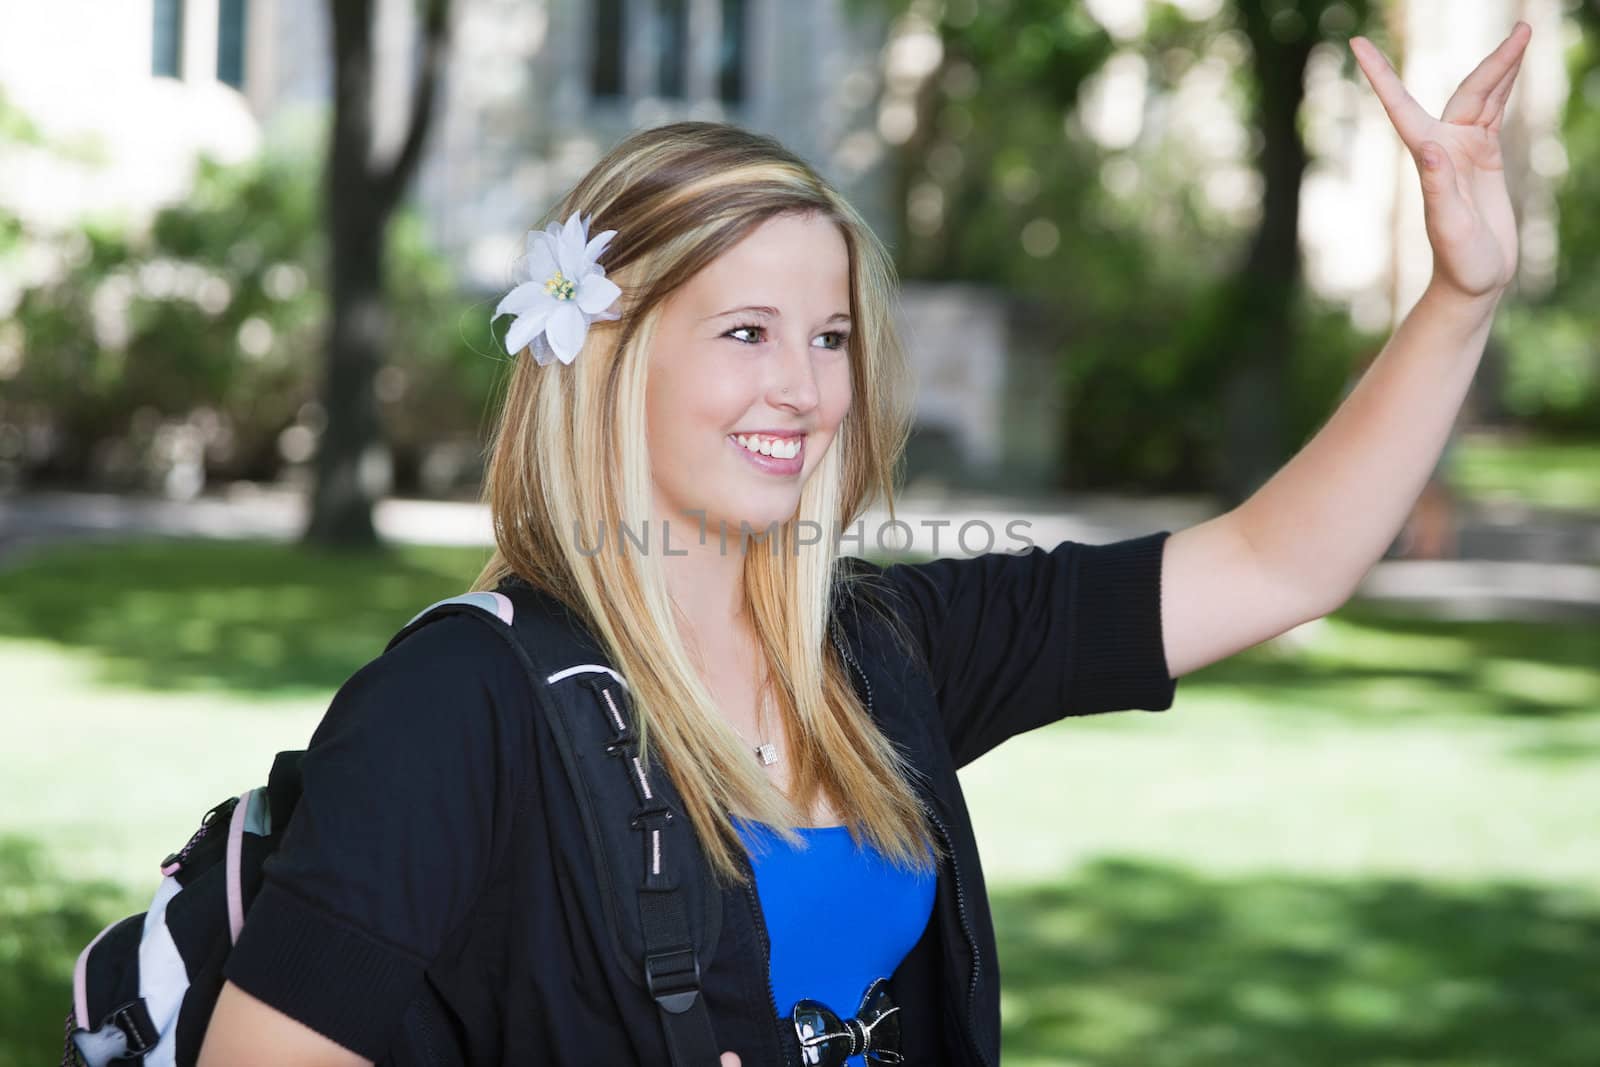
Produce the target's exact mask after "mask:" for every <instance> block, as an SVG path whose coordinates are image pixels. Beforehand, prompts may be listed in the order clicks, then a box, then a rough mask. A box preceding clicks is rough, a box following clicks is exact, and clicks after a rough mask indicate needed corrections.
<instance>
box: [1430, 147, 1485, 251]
mask: <svg viewBox="0 0 1600 1067" xmlns="http://www.w3.org/2000/svg"><path fill="white" fill-rule="evenodd" d="M1417 173H1418V174H1419V175H1421V177H1422V200H1423V206H1424V207H1425V208H1426V210H1427V213H1428V214H1429V216H1431V217H1432V219H1433V221H1434V222H1435V223H1436V224H1437V225H1438V226H1439V229H1440V232H1441V233H1444V234H1452V235H1454V234H1457V233H1459V232H1461V231H1462V230H1464V229H1470V228H1471V225H1472V219H1471V212H1470V211H1469V210H1468V208H1467V205H1466V204H1465V203H1464V202H1463V201H1462V199H1461V190H1460V188H1459V187H1458V186H1457V185H1456V167H1455V164H1454V163H1452V162H1451V161H1450V153H1449V152H1446V151H1445V150H1444V146H1443V145H1441V144H1439V143H1438V142H1437V141H1424V142H1423V143H1422V147H1421V148H1419V149H1418V150H1417Z"/></svg>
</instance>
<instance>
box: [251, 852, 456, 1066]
mask: <svg viewBox="0 0 1600 1067" xmlns="http://www.w3.org/2000/svg"><path fill="white" fill-rule="evenodd" d="M424 969H425V963H424V961H422V960H420V959H418V958H417V957H415V956H413V955H411V954H410V953H408V952H405V951H404V950H402V949H397V948H395V947H393V946H391V945H387V944H385V943H383V942H381V941H378V940H377V939H375V938H373V937H371V936H370V935H368V934H365V933H363V932H361V931H360V930H358V929H356V928H355V927H353V926H351V925H349V924H348V923H347V922H345V921H343V920H340V919H338V918H336V917H334V916H332V915H330V914H328V913H327V912H325V911H323V910H322V909H321V908H319V907H317V906H316V905H314V904H312V903H310V902H309V901H306V900H304V899H302V898H301V897H299V896H298V895H296V894H295V893H293V892H292V891H290V890H287V889H284V888H283V887H282V886H279V885H277V884H275V883H274V882H273V881H272V880H271V879H270V878H268V879H266V880H265V881H263V883H262V885H261V890H260V892H259V893H258V894H257V896H256V897H255V899H254V901H253V902H252V903H251V905H250V911H249V913H248V914H247V915H246V916H245V924H244V928H243V929H242V930H241V931H240V932H239V941H238V943H237V944H235V945H234V946H233V950H232V951H231V952H230V953H229V954H228V958H227V961H226V962H225V963H224V965H223V971H222V973H223V977H225V978H227V979H229V980H231V981H232V982H233V983H234V984H235V985H237V986H238V987H239V988H241V989H243V990H244V991H245V992H247V993H249V994H250V995H251V996H253V997H256V998H258V999H260V1000H262V1001H265V1002H266V1003H267V1004H270V1005H271V1006H272V1007H274V1008H276V1009H278V1010H279V1011H281V1012H283V1013H284V1014H286V1015H288V1016H289V1017H291V1018H293V1019H296V1020H298V1021H299V1022H302V1023H304V1024H305V1025H306V1026H309V1027H310V1028H311V1029H313V1030H315V1031H317V1032H318V1033H319V1034H321V1035H323V1036H324V1037H326V1038H329V1039H330V1040H333V1041H336V1042H338V1043H339V1044H341V1045H343V1046H344V1047H345V1048H347V1049H350V1050H351V1051H352V1052H355V1053H357V1054H359V1055H361V1056H364V1057H366V1058H367V1059H370V1060H374V1061H376V1060H379V1059H382V1058H383V1056H384V1055H385V1054H386V1053H387V1051H388V1048H389V1044H390V1042H391V1041H392V1040H393V1037H394V1033H395V1029H396V1027H397V1026H399V1024H400V1020H401V1018H402V1017H403V1016H404V1014H405V1011H406V1008H407V1007H408V1006H409V1005H410V1003H411V1001H412V999H413V998H414V997H415V996H416V995H417V993H418V991H419V990H420V988H421V983H422V976H423V971H424Z"/></svg>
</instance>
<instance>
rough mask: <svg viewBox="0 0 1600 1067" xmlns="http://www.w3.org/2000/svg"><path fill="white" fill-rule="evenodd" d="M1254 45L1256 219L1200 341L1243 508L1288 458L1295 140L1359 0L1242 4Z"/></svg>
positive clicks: (1221, 483) (1299, 154)
mask: <svg viewBox="0 0 1600 1067" xmlns="http://www.w3.org/2000/svg"><path fill="white" fill-rule="evenodd" d="M1234 6H1235V10H1236V12H1237V15H1238V18H1239V23H1240V25H1241V26H1242V27H1243V29H1244V32H1245V35H1246V36H1247V37H1248V38H1249V39H1250V63H1249V74H1250V81H1251V90H1252V97H1253V99H1252V115H1251V119H1252V122H1253V123H1254V125H1255V127H1256V129H1257V130H1258V131H1259V132H1260V133H1261V139H1260V145H1261V151H1260V153H1259V154H1258V155H1257V157H1256V168H1257V170H1258V171H1259V172H1260V174H1261V178H1262V189H1263V192H1262V202H1261V219H1260V222H1259V223H1258V224H1257V226H1256V230H1255V233H1254V234H1253V235H1252V236H1251V239H1250V244H1249V251H1248V252H1247V253H1246V255H1245V259H1244V263H1243V264H1242V266H1241V267H1240V269H1239V271H1238V273H1237V274H1236V275H1235V277H1234V278H1233V279H1232V280H1231V282H1229V283H1228V284H1227V286H1226V288H1225V290H1224V294H1223V297H1222V299H1221V301H1220V304H1219V307H1220V309H1221V314H1220V315H1218V316H1217V317H1216V318H1215V319H1214V322H1215V324H1216V326H1217V329H1216V330H1215V331H1214V332H1213V333H1212V334H1211V335H1210V336H1209V337H1206V338H1205V339H1204V340H1203V341H1202V343H1203V344H1206V345H1209V346H1211V347H1212V349H1213V351H1212V352H1211V353H1210V356H1211V359H1209V360H1207V362H1211V363H1213V365H1217V364H1219V363H1220V364H1221V365H1220V366H1219V369H1220V370H1221V371H1222V373H1223V380H1224V383H1225V384H1224V386H1223V395H1222V415H1223V418H1222V425H1223V434H1222V442H1221V444H1222V449H1221V466H1220V470H1218V471H1217V472H1216V481H1217V483H1218V484H1217V489H1218V490H1219V491H1220V492H1221V494H1222V497H1223V503H1224V505H1225V506H1228V507H1231V506H1233V505H1235V504H1238V503H1240V502H1242V501H1243V500H1244V499H1245V498H1246V497H1248V496H1249V495H1250V494H1251V493H1252V492H1254V491H1255V489H1256V488H1257V487H1259V486H1260V485H1261V484H1262V483H1263V482H1265V481H1266V480H1267V479H1268V478H1270V477H1271V476H1272V474H1273V472H1274V471H1276V470H1277V469H1278V467H1279V466H1280V465H1281V464H1282V462H1283V460H1284V458H1285V455H1286V454H1287V451H1288V442H1287V441H1286V440H1285V433H1284V422H1285V420H1284V418H1283V416H1282V414H1281V412H1282V410H1283V400H1284V398H1285V397H1286V395H1287V394H1288V391H1289V390H1288V385H1287V378H1288V374H1289V369H1290V362H1291V360H1292V359H1293V358H1294V354H1295V351H1296V345H1295V331H1294V305H1295V296H1296V292H1297V290H1298V289H1299V287H1300V282H1301V269H1300V245H1299V233H1300V185H1301V181H1302V179H1303V177H1304V175H1305V168H1306V163H1307V162H1308V156H1307V153H1306V147H1305V142H1304V141H1303V140H1302V139H1301V136H1300V127H1299V114H1300V104H1301V102H1302V100H1303V99H1304V98H1305V73H1306V62H1307V60H1308V59H1309V58H1310V56H1311V49H1312V47H1313V46H1314V45H1315V44H1317V43H1318V41H1320V40H1323V39H1325V38H1326V39H1332V40H1335V41H1339V40H1341V39H1342V38H1343V37H1345V36H1347V35H1348V34H1350V33H1354V32H1355V30H1356V28H1357V26H1358V24H1359V23H1362V22H1364V21H1365V19H1366V17H1367V14H1368V12H1367V4H1366V3H1365V2H1364V0H1355V2H1349V0H1296V2H1286V0H1238V2H1237V3H1236V4H1235V5H1234Z"/></svg>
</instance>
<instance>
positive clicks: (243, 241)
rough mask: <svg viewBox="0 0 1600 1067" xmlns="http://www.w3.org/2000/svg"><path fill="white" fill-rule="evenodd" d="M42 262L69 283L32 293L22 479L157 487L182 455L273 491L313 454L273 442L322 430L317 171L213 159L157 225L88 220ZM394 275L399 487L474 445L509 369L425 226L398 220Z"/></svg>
mask: <svg viewBox="0 0 1600 1067" xmlns="http://www.w3.org/2000/svg"><path fill="white" fill-rule="evenodd" d="M47 247H49V248H50V249H51V250H52V251H53V253H54V254H55V255H56V257H57V258H58V262H59V268H60V269H59V271H58V272H56V274H55V276H54V277H51V278H50V279H48V280H47V281H44V282H42V283H40V284H37V285H35V286H33V287H32V288H30V289H27V290H26V291H24V292H23V294H22V297H21V302H20V304H19V305H18V307H17V310H16V313H15V317H14V319H13V323H14V326H13V329H14V330H17V331H18V336H17V337H15V338H14V340H15V341H18V342H19V343H20V347H21V362H20V365H19V366H17V367H15V368H13V370H14V373H13V375H12V377H11V379H10V380H9V381H8V382H7V387H6V390H5V392H4V395H3V398H0V435H4V434H5V433H6V432H7V427H11V428H12V429H11V432H12V433H13V435H15V436H20V437H21V438H22V439H23V440H24V441H26V442H27V443H28V447H27V450H26V452H25V453H24V455H23V456H22V457H21V463H22V466H23V470H22V471H21V472H20V474H21V476H22V477H23V478H24V479H27V480H30V481H50V480H61V481H70V482H81V481H89V482H92V483H98V484H103V485H109V486H113V487H140V486H149V485H151V484H152V483H153V482H158V481H159V479H160V476H161V474H162V472H163V471H165V470H168V469H170V467H171V466H172V464H173V463H174V462H176V461H178V460H180V459H182V458H183V457H182V456H180V455H177V454H175V453H178V452H180V451H182V450H183V449H185V448H187V449H188V450H189V451H190V452H194V451H196V450H200V451H202V452H203V457H201V458H200V462H202V463H203V466H204V469H205V470H206V471H207V472H209V474H210V475H211V476H212V477H214V478H219V479H228V478H237V477H248V478H263V479H270V478H272V477H274V476H275V475H276V474H277V473H278V472H279V470H280V469H281V468H282V467H283V466H284V465H285V462H286V459H287V460H291V461H292V460H296V459H303V454H304V450H305V449H304V446H302V448H301V450H300V451H301V453H302V454H301V455H300V456H296V455H295V454H294V450H293V449H289V450H287V451H288V453H289V454H288V455H286V454H285V452H286V450H285V449H283V448H281V447H280V435H282V434H283V433H284V431H285V430H286V429H288V428H290V427H292V426H295V425H296V424H299V425H300V426H301V427H303V428H304V432H305V434H307V435H309V436H310V437H312V438H314V436H315V434H316V433H317V432H319V430H320V425H321V420H322V418H323V417H322V415H321V413H320V410H319V408H318V405H317V403H316V398H317V395H318V388H317V387H318V383H319V381H320V376H321V366H322V346H323V343H324V330H325V325H324V323H325V319H326V315H327V299H326V296H325V284H324V278H325V275H326V262H325V261H326V240H325V237H324V228H323V225H322V218H321V203H320V199H319V196H318V183H317V163H316V161H315V160H314V159H312V158H310V157H309V156H306V155H303V154H293V153H287V152H267V153H264V154H262V155H261V156H259V157H258V158H256V159H255V160H253V161H251V162H248V163H246V164H242V165H237V166H228V165H223V164H220V163H217V162H215V161H214V160H211V159H208V158H201V159H200V160H199V161H198V163H197V169H196V173H195V177H194V183H193V187H192V189H191V190H190V191H189V193H188V195H187V196H186V197H185V198H184V199H183V200H182V201H180V202H177V203H174V204H172V205H170V206H167V207H165V208H163V209H162V210H160V211H159V212H158V213H157V214H156V215H155V216H154V217H153V218H152V219H151V220H150V222H149V224H148V225H147V226H137V225H133V224H130V223H129V222H128V221H127V220H125V219H121V218H109V217H92V218H87V219H85V220H84V221H83V223H82V225H81V226H80V227H78V228H77V229H76V230H73V231H71V232H68V233H66V234H62V235H59V236H58V237H56V238H55V239H54V240H53V241H51V242H49V243H48V245H47ZM386 269H387V271H388V276H389V280H390V286H391V293H392V295H393V307H392V317H391V322H392V327H391V329H392V334H391V335H392V337H393V344H392V346H391V349H390V352H389V360H388V363H387V365H386V367H385V369H384V371H383V372H382V376H381V378H380V382H379V393H380V398H381V401H382V406H383V413H384V417H385V419H386V422H387V427H388V431H389V434H390V440H391V444H392V446H393V447H394V450H395V453H396V459H397V468H398V471H399V473H400V475H401V478H400V481H401V484H402V486H405V484H406V483H407V482H408V481H411V482H414V481H415V473H416V470H417V468H418V466H419V464H420V463H421V462H422V461H423V457H424V456H425V454H426V453H427V451H428V450H429V449H430V448H431V447H433V446H435V445H436V444H438V443H441V442H442V443H450V442H452V441H465V442H469V443H470V444H471V445H472V446H473V447H474V448H475V447H476V442H477V440H478V438H479V436H480V430H481V423H482V419H483V413H484V410H485V406H486V403H487V400H488V397H489V395H490V393H491V390H492V386H493V383H494V381H495V378H496V374H497V371H498V369H499V367H500V366H501V362H500V360H498V359H496V358H495V357H494V356H493V355H491V353H492V352H493V351H494V349H492V348H491V345H490V337H489V331H488V325H487V322H488V316H487V314H466V312H467V311H469V310H470V309H471V305H470V304H469V301H468V300H467V299H466V298H465V297H463V296H461V295H460V294H459V293H458V287H457V284H456V280H455V278H454V276H453V272H452V271H451V269H450V267H449V266H448V263H447V262H446V260H445V259H444V258H443V257H442V256H441V255H439V254H438V253H437V252H435V251H434V250H433V249H432V248H431V247H430V246H429V242H428V240H427V238H426V235H425V231H424V227H423V224H422V222H421V220H420V218H419V216H418V215H417V213H416V212H415V211H408V212H405V213H403V214H402V215H400V216H399V217H398V218H397V220H396V224H395V226H394V227H393V229H392V231H391V235H390V241H389V246H388V251H387V262H386ZM480 310H481V309H480ZM189 458H190V460H191V461H193V460H194V459H195V457H193V456H190V457H189ZM472 473H475V472H472ZM463 480H470V478H466V479H463Z"/></svg>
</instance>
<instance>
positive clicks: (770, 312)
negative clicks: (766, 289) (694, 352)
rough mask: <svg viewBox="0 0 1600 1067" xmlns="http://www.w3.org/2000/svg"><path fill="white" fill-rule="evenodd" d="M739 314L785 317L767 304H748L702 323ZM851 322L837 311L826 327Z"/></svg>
mask: <svg viewBox="0 0 1600 1067" xmlns="http://www.w3.org/2000/svg"><path fill="white" fill-rule="evenodd" d="M739 314H749V315H760V316H761V317H762V318H767V319H777V318H782V317H783V316H782V314H781V313H780V312H779V311H778V309H777V308H775V307H769V306H767V305H765V304H746V305H745V306H744V307H736V308H729V309H728V310H727V311H719V312H717V313H716V314H714V315H707V316H706V317H705V318H704V319H702V320H701V321H702V322H709V321H711V320H712V319H720V318H724V317H726V316H728V315H739ZM849 321H850V316H849V314H848V313H847V312H843V311H835V312H834V313H833V314H832V315H830V316H828V318H827V320H826V322H824V325H827V323H832V322H849Z"/></svg>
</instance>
